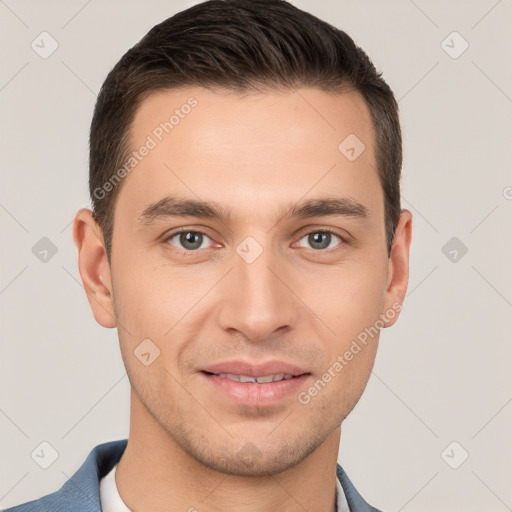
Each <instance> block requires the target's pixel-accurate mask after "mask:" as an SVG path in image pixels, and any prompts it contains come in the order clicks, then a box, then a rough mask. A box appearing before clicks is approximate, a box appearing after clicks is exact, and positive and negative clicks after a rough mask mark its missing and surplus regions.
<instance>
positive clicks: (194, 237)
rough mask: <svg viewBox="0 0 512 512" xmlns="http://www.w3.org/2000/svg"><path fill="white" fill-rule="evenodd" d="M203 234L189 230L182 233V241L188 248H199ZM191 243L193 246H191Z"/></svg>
mask: <svg viewBox="0 0 512 512" xmlns="http://www.w3.org/2000/svg"><path fill="white" fill-rule="evenodd" d="M201 236H202V235H201V234H200V233H194V232H192V231H188V232H187V233H182V235H181V240H180V242H181V244H182V245H183V246H184V247H186V248H187V249H197V248H198V247H201ZM187 244H188V245H187ZM190 244H191V245H192V247H190Z"/></svg>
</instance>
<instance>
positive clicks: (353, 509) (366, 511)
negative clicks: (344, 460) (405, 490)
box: [336, 464, 382, 512]
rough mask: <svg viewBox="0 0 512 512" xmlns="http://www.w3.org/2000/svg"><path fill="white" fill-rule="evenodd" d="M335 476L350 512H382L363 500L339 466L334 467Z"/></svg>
mask: <svg viewBox="0 0 512 512" xmlns="http://www.w3.org/2000/svg"><path fill="white" fill-rule="evenodd" d="M336 475H337V477H338V479H339V481H340V483H341V486H342V487H343V491H344V492H345V496H346V498H347V502H348V505H349V507H350V512H382V511H381V510H379V509H377V508H375V507H372V506H371V505H369V504H368V503H367V502H366V501H365V500H364V498H363V497H362V496H361V495H360V494H359V492H358V491H357V489H356V488H355V487H354V485H353V484H352V482H351V481H350V479H349V477H348V476H347V474H346V473H345V471H344V470H343V468H342V467H341V466H340V465H339V464H338V465H337V467H336Z"/></svg>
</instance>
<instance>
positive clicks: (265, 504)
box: [74, 87, 412, 512]
mask: <svg viewBox="0 0 512 512" xmlns="http://www.w3.org/2000/svg"><path fill="white" fill-rule="evenodd" d="M191 96H193V97H194V98H195V99H196V100H197V102H198V105H197V106H196V107H195V108H194V109H193V110H192V111H191V113H190V114H189V115H188V116H186V117H185V118H184V119H181V120H180V124H179V125H178V126H176V127H175V128H174V129H173V131H172V132H171V133H170V134H169V135H168V136H166V137H165V138H164V140H163V141H162V142H160V143H159V144H158V145H157V147H156V148H154V149H153V150H152V151H151V152H150V154H149V155H148V156H147V157H145V158H144V159H143V160H142V161H141V162H140V164H139V165H138V166H137V167H136V169H134V170H133V171H132V172H131V173H130V174H129V175H128V176H127V177H126V178H124V182H123V184H122V189H121V191H120V194H119V197H118V202H117V204H116V208H115V215H114V231H113V241H112V247H113V250H112V261H111V266H109V265H108V262H107V257H106V253H105V248H104V239H103V236H102V232H101V229H100V228H99V226H98V225H97V224H96V223H95V222H94V220H93V218H92V216H91V212H90V210H87V209H82V210H80V211H79V212H78V213H77V215H76V218H75V221H74V239H75V244H76V246H77V248H78V253H79V269H80V274H81V277H82V280H83V284H84V287H85V289H86V291H87V295H88V299H89V303H90V305H91V308H92V311H93V314H94V316H95V318H96V320H97V322H98V323H99V324H100V325H102V326H104V327H107V328H113V327H117V328H118V333H119V341H120V346H121V352H122V357H123V360H124V364H125V366H126V370H127V373H128V376H129V379H130V384H131V416H130V434H129V439H128V445H127V448H126V451H125V453H124V454H123V457H122V458H121V461H120V463H119V466H118V469H117V473H116V483H117V486H118V489H119V493H120V495H121V497H122V499H123V501H124V502H125V503H126V504H127V506H128V507H129V508H130V509H132V510H134V511H142V510H144V511H153V510H154V511H156V510H167V511H186V510H189V509H191V507H195V509H197V510H198V511H206V510H208V511H216V512H220V511H222V512H230V511H237V512H244V511H254V510H258V511H268V512H271V511H272V512H273V511H275V510H280V511H283V512H285V511H298V510H300V511H303V510H311V511H313V510H314V511H325V512H328V511H329V512H331V511H332V510H333V508H334V499H335V478H336V475H335V472H336V463H337V456H338V449H339V443H340V433H341V424H342V421H343V420H344V419H345V418H346V416H347V415H348V414H349V412H350V411H351V410H352V408H353V407H354V406H355V404H356V403H357V402H358V400H359V398H360V397H361V394H362V393H363V391H364V388H365V386H366V384H367V382H368V379H369V377H370V374H371V370H372V367H373V363H374V359H375V355H376V351H377V346H378V335H377V336H375V337H374V338H373V339H372V340H371V341H370V342H369V343H368V344H367V345H366V346H365V347H364V349H363V350H361V352H359V353H358V354H357V355H355V356H354V358H353V359H352V360H351V361H350V362H349V363H348V364H346V366H345V367H344V368H343V370H342V371H341V372H339V373H338V374H336V377H334V378H333V379H332V380H331V381H330V382H329V384H328V385H326V386H325V388H324V389H323V390H322V391H321V392H319V393H318V394H317V396H315V397H313V398H311V401H310V402H309V403H308V404H306V405H305V404H302V403H300V402H299V401H298V400H297V394H296V393H293V394H292V395H290V396H287V397H285V398H284V399H283V400H281V401H280V402H278V403H277V404H275V405H272V406H270V407H242V406H239V405H236V404H234V403H233V402H232V401H230V400H229V399H227V398H225V397H223V396H220V395H219V394H218V393H214V392H213V391H212V389H211V388H210V387H209V386H206V385H205V379H204V376H203V375H202V374H201V373H200V372H199V368H201V367H204V366H206V365H208V364H212V363H217V362H220V361H226V360H232V359H244V360H248V361H267V360H270V359H279V360H283V361H286V362H290V363H295V364H298V365H299V366H301V367H303V368H305V369H307V371H309V372H310V373H311V376H310V379H309V380H308V382H307V384H305V385H304V387H303V389H305V390H307V389H308V388H309V387H310V386H311V385H312V383H313V382H314V381H316V380H317V379H318V378H321V376H322V374H323V373H324V372H325V371H326V370H327V369H328V368H329V367H332V365H333V363H334V362H335V361H336V359H337V357H338V356H339V355H342V354H344V353H345V351H346V350H348V349H349V347H350V345H351V342H352V340H354V339H355V338H356V337H357V336H358V334H359V333H361V332H362V331H364V329H365V328H367V327H369V326H372V325H374V324H375V322H376V320H378V319H379V318H381V315H386V312H387V311H389V310H390V309H393V304H396V303H400V304H401V303H402V301H403V299H404V296H405V293H406V289H407V282H408V275H409V248H410V243H411V225H412V216H411V213H410V212H409V211H407V210H402V212H401V215H400V221H399V224H398V227H397V229H396V234H395V238H394V243H393V248H392V252H391V256H390V257H389V258H388V255H387V251H386V236H385V229H384V199H383V192H382V188H381V186H380V182H379V179H378V175H377V172H376V162H375V158H374V148H375V140H374V131H373V127H372V122H371V116H370V112H369V109H368V107H367V105H366V104H365V102H364V100H363V98H362V97H361V96H360V94H359V93H357V92H345V93H342V94H334V93H327V92H323V91H320V90H317V89H305V88H304V89H299V90H298V91H297V92H292V91H289V90H287V91H275V90H274V91H266V92H262V93H251V94H246V95H245V96H243V97H242V96H240V95H237V94H235V93H227V92H226V91H220V90H215V91H209V90H206V89H202V88H196V87H189V88H186V89H181V90H169V91H161V92H157V93H153V94H152V95H150V96H149V97H148V98H147V99H146V100H144V102H143V103H142V105H141V107H140V108H139V110H138V111H137V115H136V117H135V120H134V122H133V125H132V127H131V130H132V134H133V140H134V149H136V148H138V147H140V145H142V144H143V143H144V141H145V140H146V137H147V135H148V134H151V132H152V130H154V128H155V126H157V125H158V124H159V123H160V122H162V121H163V120H165V119H168V117H169V115H170V114H172V111H173V110H174V109H175V108H179V107H180V106H181V105H183V104H184V103H186V101H187V99H188V98H189V97H191ZM312 107H314V108H312ZM349 134H357V137H358V138H359V139H360V140H361V141H363V142H364V144H365V146H366V150H365V151H364V152H363V153H362V154H361V155H360V156H359V157H358V158H357V159H356V160H355V161H353V162H351V161H349V160H348V159H347V158H346V157H345V156H344V155H343V154H342V153H341V152H340V151H339V150H338V145H339V144H340V142H341V141H342V140H343V139H345V137H347V135H349ZM169 194H172V195H179V196H182V197H185V198H190V199H198V198H200V199H201V200H203V201H216V202H217V203H219V204H220V205H222V206H223V207H224V208H226V209H229V210H230V212H231V215H230V218H229V220H227V221H226V222H221V221H218V220H205V219H198V218H194V217H186V218H159V219H158V220H156V221H155V222H153V223H152V224H149V225H146V226H141V225H140V224H139V223H138V220H137V219H138V217H139V215H140V214H141V212H142V211H143V210H144V209H145V208H146V207H147V206H148V205H149V204H151V203H154V202H157V201H158V200H160V199H162V198H163V197H165V196H166V195H169ZM320 197H331V198H334V197H349V198H351V199H353V200H355V201H357V202H359V203H361V204H362V205H364V206H365V207H366V208H367V210H368V215H367V217H366V218H359V217H354V216H324V217H314V218H307V219H298V218H290V219H287V220H285V221H282V222H278V218H279V215H280V213H281V212H282V210H283V208H284V207H285V206H287V205H288V204H290V203H294V202H297V201H301V200H304V199H313V198H320ZM180 227H186V228H190V230H191V231H199V232H203V233H205V234H206V237H204V238H203V243H202V245H201V248H199V249H194V250H191V249H189V250H188V252H189V255H188V256H185V255H183V254H180V252H179V251H180V250H181V251H186V250H187V248H189V247H190V246H191V244H189V245H185V246H184V245H183V240H182V243H181V244H180V237H179V236H178V237H174V238H170V235H172V234H173V230H175V229H176V228H180ZM322 228H324V229H325V228H331V229H333V230H334V231H335V232H336V234H338V235H339V236H340V237H344V239H345V241H343V240H342V238H337V236H335V235H333V236H332V238H331V242H330V244H329V243H328V242H326V245H328V246H329V247H328V248H327V249H319V248H317V247H318V246H314V245H313V243H312V241H311V237H308V235H309V234H310V233H313V234H314V233H318V232H322ZM248 236H251V237H253V238H254V239H255V240H257V241H258V243H259V244H260V245H261V247H262V248H263V252H262V254H261V255H260V256H259V257H258V258H257V259H256V260H255V261H254V262H252V263H250V264H249V263H247V262H246V261H245V260H244V259H243V258H241V257H240V256H239V255H238V254H237V252H236V248H237V246H238V245H239V244H240V243H241V242H242V241H243V240H244V239H245V238H246V237H248ZM317 236H318V235H317ZM313 242H314V240H313ZM185 243H186V241H185ZM194 251H195V252H194ZM397 318H398V314H396V315H394V317H393V318H392V319H387V318H386V319H385V321H384V322H383V323H384V327H389V326H391V325H392V324H393V323H394V322H395V321H396V320H397ZM147 338H149V339H150V340H152V342H153V343H154V344H155V345H156V346H158V348H159V350H160V356H159V357H158V358H157V359H155V361H154V362H153V363H152V364H151V365H149V366H145V365H143V364H141V362H140V360H139V359H138V358H137V357H135V355H134V353H133V351H134V350H135V348H136V347H137V346H138V345H139V344H140V343H141V341H142V340H144V339H147ZM248 443H252V445H253V446H254V447H255V448H254V447H252V450H253V451H254V450H256V451H257V454H258V456H257V457H255V458H254V460H252V462H247V461H245V462H244V460H243V459H242V457H241V453H243V452H240V450H243V449H244V447H245V448H246V449H247V447H248V446H251V445H248ZM192 510H194V509H192Z"/></svg>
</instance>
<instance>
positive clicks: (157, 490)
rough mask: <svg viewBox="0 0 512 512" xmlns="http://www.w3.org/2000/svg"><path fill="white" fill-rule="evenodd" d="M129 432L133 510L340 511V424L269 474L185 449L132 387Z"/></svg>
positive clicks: (121, 469) (123, 471)
mask: <svg viewBox="0 0 512 512" xmlns="http://www.w3.org/2000/svg"><path fill="white" fill-rule="evenodd" d="M131 396H132V398H131V410H130V434H129V437H128V444H127V446H126V450H125V452H124V453H123V456H122V457H121V460H120V461H119V463H118V467H117V470H116V484H117V488H118V491H119V494H120V496H121V498H122V500H123V501H124V503H125V504H126V505H127V507H128V508H130V510H132V511H133V512H139V511H144V512H153V511H157V510H166V511H169V512H175V511H176V512H177V511H180V512H183V511H188V512H203V511H207V510H208V511H210V512H234V511H236V512H249V511H251V512H252V511H254V510H258V511H261V512H267V511H268V512H274V511H275V510H280V511H281V512H292V511H294V512H295V511H301V512H302V511H304V510H315V511H319V512H332V511H333V510H335V504H334V502H335V494H336V464H337V455H338V449H339V443H340V427H338V428H337V429H335V430H334V431H333V432H332V433H331V434H330V435H329V437H328V438H327V439H326V440H325V441H324V442H323V443H322V444H321V445H320V446H319V447H318V448H317V449H316V450H314V451H313V452H312V453H310V454H309V455H308V456H307V457H306V458H304V459H303V460H302V461H301V462H300V463H298V464H297V465H295V466H293V467H290V468H288V469H287V470H285V471H282V472H281V473H277V474H274V475H270V476H245V475H244V476H240V475H234V474H226V473H221V472H218V471H216V470H214V469H212V468H210V467H207V466H205V465H204V464H202V463H201V462H200V461H198V460H196V459H195V458H193V457H192V456H191V455H190V454H188V453H187V452H185V451H184V450H183V449H182V448H181V447H180V446H178V445H177V443H176V442H175V441H174V440H173V439H172V437H171V436H169V435H168V434H167V433H166V432H165V431H164V429H163V428H162V427H161V425H160V424H159V423H158V422H157V421H156V420H155V419H154V418H153V417H152V416H151V415H150V414H149V412H148V411H147V410H146V408H145V407H144V406H143V404H142V403H141V402H140V400H139V399H138V398H137V397H136V394H135V393H134V392H133V390H132V395H131Z"/></svg>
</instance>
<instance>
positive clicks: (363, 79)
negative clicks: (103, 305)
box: [89, 0, 402, 263]
mask: <svg viewBox="0 0 512 512" xmlns="http://www.w3.org/2000/svg"><path fill="white" fill-rule="evenodd" d="M381 75H382V73H378V72H377V71H376V69H375V66H374V65H373V64H372V62H371V61H370V59H369V58H368V56H367V55H366V53H365V52H364V51H363V50H362V49H361V48H359V47H358V46H357V45H356V44H355V43H354V41H353V40H352V39H351V38H350V36H348V35H347V34H346V33H345V32H343V31H341V30H339V29H337V28H335V27H333V26H332V25H330V24H328V23H326V22H324V21H322V20H320V19H318V18H316V17H315V16H313V15H311V14H309V13H307V12H305V11H302V10H300V9H298V8H297V7H294V6H293V5H291V4H290V3H288V2H286V1H285V0H209V1H206V2H204V3H201V4H198V5H195V6H193V7H191V8H189V9H187V10H184V11H181V12H179V13H177V14H176V15H174V16H172V17H171V18H168V19H167V20H165V21H163V22H162V23H160V24H158V25H156V26H154V27H153V28H152V29H151V30H150V31H149V32H148V33H147V34H146V35H145V36H144V37H143V38H142V39H141V40H140V41H139V42H138V43H137V44H135V46H133V48H131V49H130V50H128V52H126V54H125V55H124V56H123V57H122V58H121V60H120V61H119V62H118V63H117V64H116V65H115V66H114V68H113V69H112V70H111V71H110V73H109V74H108V76H107V78H106V80H105V82H104V83H103V86H102V88H101V91H100V93H99V95H98V99H97V102H96V106H95V109H94V115H93V119H92V123H91V131H90V159H89V191H90V194H91V200H92V204H93V216H94V218H95V220H96V221H97V222H98V224H99V225H100V227H101V229H102V232H103V235H104V238H105V245H106V252H107V256H108V260H109V263H110V257H111V251H112V232H113V218H114V207H115V202H116V198H117V196H118V194H119V191H120V189H121V185H122V183H119V184H114V185H115V186H109V187H105V186H104V185H105V184H106V183H109V182H110V183H112V177H113V176H114V173H115V172H116V170H118V169H119V168H120V167H121V166H122V165H123V162H126V160H127V158H128V156H129V154H130V152H131V151H133V149H132V148H131V138H130V128H131V124H132V122H133V119H134V117H135V113H136V111H137V108H138V107H139V106H140V104H141V103H142V101H143V100H144V99H145V98H146V97H147V96H148V95H149V94H151V93H152V92H155V91H158V90H162V89H173V88H177V87H183V86H203V87H207V88H210V87H222V88H227V89H228V90H232V91H238V92H244V91H248V90H250V89H255V90H257V89H258V87H261V86H263V87H269V88H270V87H277V88H288V89H290V90H294V89H295V88H298V87H315V88H318V89H321V90H324V91H331V92H343V91H347V90H356V91H359V92H360V93H361V94H362V96H363V97H364V99H365V101H366V102H367V104H368V107H369V109H370V111H371V115H372V120H373V123H374V128H375V134H376V149H375V158H376V162H377V168H378V174H379V179H380V182H381V185H382V189H383V192H384V203H385V229H386V238H387V249H388V255H389V253H390V251H391V246H392V242H393V237H394V232H395V229H396V226H397V223H398V219H399V216H400V174H401V167H402V136H401V130H400V123H399V116H398V104H397V102H396V100H395V97H394V95H393V92H392V91H391V89H390V87H389V86H388V85H387V83H386V82H385V81H384V80H383V78H382V76H381ZM340 142H341V141H340ZM98 191H101V193H98Z"/></svg>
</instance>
